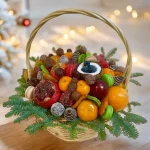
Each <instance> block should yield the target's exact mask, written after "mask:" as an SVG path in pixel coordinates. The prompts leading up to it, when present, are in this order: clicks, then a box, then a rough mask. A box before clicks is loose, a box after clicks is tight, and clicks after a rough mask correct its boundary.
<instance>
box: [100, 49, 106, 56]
mask: <svg viewBox="0 0 150 150" xmlns="http://www.w3.org/2000/svg"><path fill="white" fill-rule="evenodd" d="M101 53H102V54H103V55H104V57H105V51H104V47H101Z"/></svg>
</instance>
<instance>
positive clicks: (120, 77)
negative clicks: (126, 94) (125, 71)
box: [114, 76, 125, 85]
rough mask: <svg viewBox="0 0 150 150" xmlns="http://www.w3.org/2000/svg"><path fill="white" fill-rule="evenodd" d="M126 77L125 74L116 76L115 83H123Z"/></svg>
mask: <svg viewBox="0 0 150 150" xmlns="http://www.w3.org/2000/svg"><path fill="white" fill-rule="evenodd" d="M124 79H125V78H124V77H123V76H115V77H114V85H120V84H121V83H123V81H124Z"/></svg>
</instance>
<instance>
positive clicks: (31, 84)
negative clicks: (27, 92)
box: [27, 77, 39, 86]
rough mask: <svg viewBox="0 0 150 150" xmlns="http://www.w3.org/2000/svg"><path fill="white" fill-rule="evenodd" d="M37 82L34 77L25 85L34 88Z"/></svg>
mask: <svg viewBox="0 0 150 150" xmlns="http://www.w3.org/2000/svg"><path fill="white" fill-rule="evenodd" d="M38 82H39V80H38V79H37V78H35V77H31V78H30V79H27V85H28V86H36V85H37V84H38Z"/></svg>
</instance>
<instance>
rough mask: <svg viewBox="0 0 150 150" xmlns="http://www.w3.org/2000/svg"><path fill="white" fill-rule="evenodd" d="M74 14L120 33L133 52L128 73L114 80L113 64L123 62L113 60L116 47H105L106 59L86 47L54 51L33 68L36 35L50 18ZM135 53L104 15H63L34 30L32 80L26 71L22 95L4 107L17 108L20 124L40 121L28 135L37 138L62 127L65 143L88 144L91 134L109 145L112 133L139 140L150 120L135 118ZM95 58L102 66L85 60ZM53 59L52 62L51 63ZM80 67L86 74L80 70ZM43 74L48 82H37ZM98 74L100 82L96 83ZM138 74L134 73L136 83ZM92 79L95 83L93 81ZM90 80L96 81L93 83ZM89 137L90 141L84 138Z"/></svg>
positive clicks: (13, 111) (121, 71) (122, 72)
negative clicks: (139, 127)
mask: <svg viewBox="0 0 150 150" xmlns="http://www.w3.org/2000/svg"><path fill="white" fill-rule="evenodd" d="M69 12H72V13H82V14H84V15H85V14H87V15H88V16H92V17H94V18H97V19H100V20H102V21H104V22H105V23H106V22H107V24H109V25H110V26H111V27H112V28H113V29H114V30H115V31H117V33H118V34H119V35H120V37H122V40H123V42H124V44H125V46H126V48H127V54H128V61H127V66H126V67H125V69H124V68H123V67H121V66H119V67H117V68H119V69H118V70H115V71H112V72H114V74H113V75H114V77H113V76H112V72H111V71H110V70H109V69H111V68H109V66H110V64H111V63H109V62H111V61H116V60H117V59H114V58H112V56H113V55H114V54H115V52H116V51H117V49H116V48H114V49H112V50H110V51H109V52H108V53H107V54H106V53H105V51H104V48H101V53H100V54H99V53H97V54H91V53H90V52H88V51H87V49H86V48H85V47H84V46H81V45H80V46H78V47H77V48H76V50H75V52H72V51H70V50H69V51H67V50H64V49H62V48H58V49H55V48H53V49H52V50H53V52H54V54H53V55H52V54H49V55H48V56H42V57H39V58H40V59H39V58H37V59H33V58H32V59H33V60H35V65H34V66H33V68H32V67H31V64H30V62H29V60H30V56H29V54H30V46H31V45H30V44H31V42H30V41H32V40H33V38H34V35H36V33H37V29H39V28H40V27H41V26H42V25H43V24H44V23H45V22H46V21H47V20H48V19H49V18H53V15H54V16H55V17H56V16H57V15H58V16H59V15H60V14H63V13H69ZM116 13H117V12H116ZM45 19H46V20H45ZM94 29H95V28H93V27H92V26H91V27H90V28H88V29H87V31H90V30H94ZM68 37H69V35H68V34H65V35H64V38H65V39H68ZM66 53H72V55H70V56H69V55H65V54H66ZM130 54H131V53H130V50H129V49H128V43H127V41H126V39H125V37H124V36H123V34H122V32H121V31H120V29H119V28H118V27H117V26H115V25H114V24H112V23H111V22H109V20H107V19H105V18H103V17H101V16H99V15H98V14H95V13H92V12H87V11H82V10H63V11H57V13H55V12H54V13H52V14H50V15H48V16H47V17H46V18H44V19H43V20H42V21H41V22H40V23H39V24H38V26H37V28H36V30H33V32H32V33H31V36H30V39H29V42H28V44H27V59H26V60H27V67H28V70H27V75H26V70H24V71H23V76H22V77H21V79H19V80H18V82H19V84H20V85H19V87H17V88H16V91H17V95H14V96H11V97H10V98H9V100H8V101H7V102H5V103H4V104H3V105H4V107H10V108H11V109H10V112H8V113H7V114H6V117H10V116H12V115H18V116H19V117H17V118H16V119H15V122H16V123H17V122H21V121H22V120H25V119H27V118H29V117H30V116H35V118H38V120H37V121H36V122H35V123H33V124H32V125H29V126H28V127H27V128H26V129H25V131H27V132H29V133H30V134H33V133H35V132H36V131H38V130H41V129H42V128H44V127H48V130H49V131H50V132H53V128H55V127H58V128H57V130H58V135H56V136H58V137H59V135H60V134H61V135H62V137H63V139H64V140H67V139H68V138H72V139H74V140H79V138H81V139H82V138H83V140H85V139H84V138H86V139H87V136H88V133H89V131H90V132H91V133H92V134H90V138H92V137H95V136H94V135H98V137H99V139H101V140H105V139H106V129H108V131H109V132H110V133H111V134H113V135H114V136H119V135H120V134H124V135H125V136H127V137H129V138H133V139H135V138H137V137H138V131H137V129H136V128H135V126H134V124H141V123H146V121H147V120H146V119H145V118H143V117H141V116H139V115H136V114H133V113H131V110H132V106H137V105H139V103H136V102H131V103H129V96H128V92H127V85H128V81H129V80H130V71H131V66H132V65H131V63H132V58H131V55H130ZM64 55H65V56H66V57H67V58H68V60H69V61H68V62H66V63H65V64H63V65H62V63H60V62H59V60H60V58H61V57H62V56H64ZM68 56H69V57H68ZM89 56H94V57H95V58H96V59H97V63H95V62H91V61H89V60H88V61H87V60H86V61H85V59H86V58H87V57H89ZM48 59H49V61H47V60H48ZM70 60H71V61H70ZM71 62H72V63H71ZM113 65H114V63H113ZM115 65H116V64H115ZM80 66H81V67H80ZM91 66H92V67H91ZM79 67H80V69H78V68H79ZM58 68H61V70H62V69H63V70H64V72H63V74H61V76H62V77H61V78H59V77H60V76H59V75H58V72H57V71H56V70H57V69H58ZM69 68H70V69H69ZM91 68H92V70H91ZM93 68H94V69H93ZM106 68H109V69H108V70H109V71H108V72H111V73H108V72H107V74H106V73H103V70H104V69H106ZM39 71H41V73H42V80H38V79H37V75H38V72H39ZM55 71H56V72H55ZM101 71H102V73H101ZM92 73H96V74H92ZM116 74H120V76H123V77H124V79H125V80H124V82H123V83H122V85H119V86H114V79H115V77H116ZM86 75H87V78H86ZM91 75H92V77H91ZM95 75H96V78H95V77H94V78H93V76H95ZM138 75H140V74H138ZM138 75H137V74H132V76H131V79H132V78H133V77H136V76H138ZM90 77H91V78H92V79H90ZM85 78H86V80H85ZM40 79H41V78H40ZM88 79H90V81H89V80H88ZM31 85H32V86H34V90H33V99H32V100H33V101H24V98H23V97H24V96H25V95H28V93H29V94H30V92H28V90H29V89H30V87H29V86H31ZM26 89H27V90H26ZM25 91H26V92H25ZM29 91H30V90H29ZM31 95H32V94H31ZM31 95H30V96H31ZM18 106H19V107H18ZM125 107H128V109H129V112H128V111H126V110H125V109H124V108H125ZM64 108H65V111H64ZM50 110H51V111H50ZM63 113H64V115H63ZM39 118H40V119H39ZM108 120H109V122H108ZM89 129H92V130H89ZM93 134H94V135H93ZM64 135H65V136H64ZM83 135H84V136H85V137H83Z"/></svg>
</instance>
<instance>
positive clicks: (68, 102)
mask: <svg viewBox="0 0 150 150" xmlns="http://www.w3.org/2000/svg"><path fill="white" fill-rule="evenodd" d="M59 101H60V103H62V104H63V105H64V106H65V107H70V106H72V105H73V100H72V99H71V92H70V91H66V92H65V93H62V94H61V96H60V100H59Z"/></svg>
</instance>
